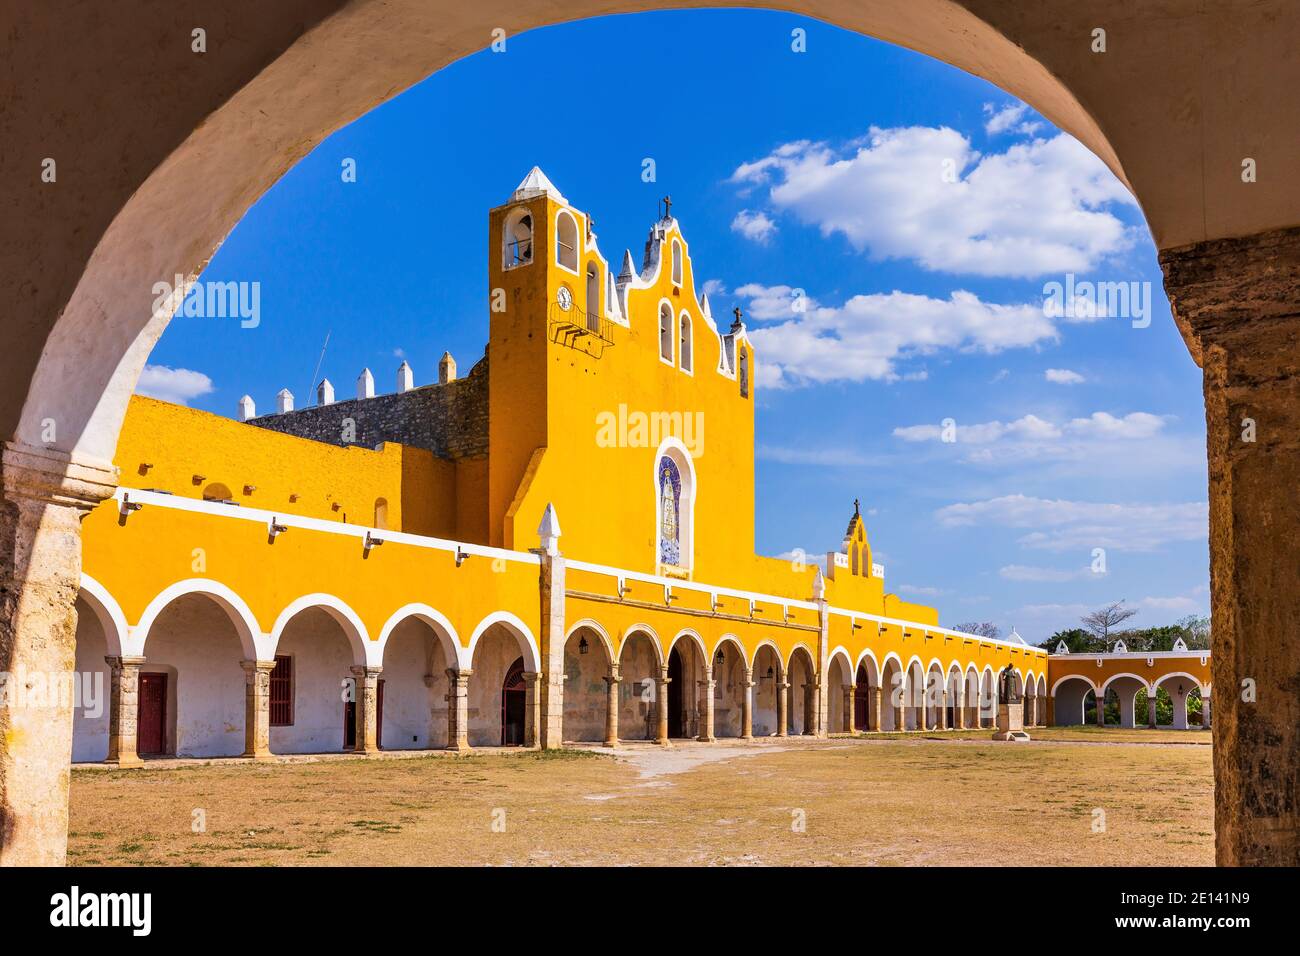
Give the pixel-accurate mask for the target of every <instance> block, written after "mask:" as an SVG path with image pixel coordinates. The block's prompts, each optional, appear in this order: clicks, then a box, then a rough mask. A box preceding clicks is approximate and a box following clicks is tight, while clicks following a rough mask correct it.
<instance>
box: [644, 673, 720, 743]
mask: <svg viewBox="0 0 1300 956" xmlns="http://www.w3.org/2000/svg"><path fill="white" fill-rule="evenodd" d="M670 682H671V678H670V677H669V676H668V668H667V667H665V668H663V670H662V671H661V672H660V674H659V676H658V677H656V678H655V691H656V692H657V696H656V697H655V716H657V717H658V718H659V728H658V734H657V736H656V737H655V743H657V744H660V745H661V746H665V747H666V746H668V684H669V683H670ZM709 710H710V712H712V710H713V708H712V707H711V706H710V708H709Z"/></svg>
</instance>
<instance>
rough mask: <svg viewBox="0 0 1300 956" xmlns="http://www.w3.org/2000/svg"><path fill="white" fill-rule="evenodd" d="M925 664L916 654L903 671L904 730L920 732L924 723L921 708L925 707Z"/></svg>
mask: <svg viewBox="0 0 1300 956" xmlns="http://www.w3.org/2000/svg"><path fill="white" fill-rule="evenodd" d="M925 674H926V671H925V664H924V663H923V662H922V660H921V658H919V657H917V656H916V655H915V654H913V655H912V656H911V658H910V659H909V660H908V662H907V667H906V668H905V669H904V671H903V685H904V689H905V693H904V705H903V729H904V730H920V729H921V727H922V724H923V722H924V719H925V718H924V716H923V715H922V713H921V708H922V707H924V706H925Z"/></svg>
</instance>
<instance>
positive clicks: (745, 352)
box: [739, 348, 749, 398]
mask: <svg viewBox="0 0 1300 956" xmlns="http://www.w3.org/2000/svg"><path fill="white" fill-rule="evenodd" d="M739 378H740V397H741V398H749V349H745V348H742V349H741V350H740V373H739Z"/></svg>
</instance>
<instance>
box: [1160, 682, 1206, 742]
mask: <svg viewBox="0 0 1300 956" xmlns="http://www.w3.org/2000/svg"><path fill="white" fill-rule="evenodd" d="M1155 686H1156V688H1157V689H1158V690H1163V691H1164V692H1165V693H1166V694H1168V695H1169V704H1170V706H1171V707H1172V708H1173V724H1172V726H1173V728H1174V730H1187V729H1188V728H1189V726H1190V724H1189V722H1188V718H1187V698H1188V697H1189V696H1190V695H1191V692H1192V691H1193V690H1195V691H1197V692H1198V693H1200V694H1202V695H1203V694H1204V693H1205V688H1204V687H1202V685H1201V682H1200V680H1199V679H1198V678H1196V677H1194V676H1192V675H1191V674H1188V673H1187V672H1186V671H1175V672H1174V673H1172V674H1165V675H1164V676H1162V677H1160V678H1159V679H1158V680H1156V681H1155Z"/></svg>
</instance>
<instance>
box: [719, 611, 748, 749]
mask: <svg viewBox="0 0 1300 956" xmlns="http://www.w3.org/2000/svg"><path fill="white" fill-rule="evenodd" d="M709 673H710V675H711V677H712V680H713V734H714V736H715V737H741V736H744V701H745V695H747V694H748V693H749V688H748V687H747V686H745V685H746V684H747V683H748V673H749V663H748V661H746V659H745V646H744V645H743V644H742V643H741V642H740V640H739V638H737V637H736V636H735V635H734V634H724V635H723V636H722V637H720V638H719V639H718V642H717V643H716V644H715V645H714V650H713V656H712V657H711V658H710V659H709Z"/></svg>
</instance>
